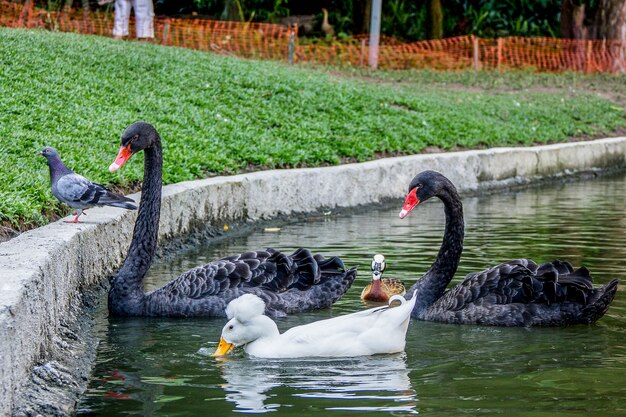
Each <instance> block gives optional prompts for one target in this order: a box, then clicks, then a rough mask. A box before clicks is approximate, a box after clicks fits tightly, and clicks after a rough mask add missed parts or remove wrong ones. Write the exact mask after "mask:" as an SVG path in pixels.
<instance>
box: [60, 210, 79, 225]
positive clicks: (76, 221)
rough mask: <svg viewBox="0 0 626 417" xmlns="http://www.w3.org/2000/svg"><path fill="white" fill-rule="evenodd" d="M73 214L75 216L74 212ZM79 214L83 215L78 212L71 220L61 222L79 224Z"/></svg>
mask: <svg viewBox="0 0 626 417" xmlns="http://www.w3.org/2000/svg"><path fill="white" fill-rule="evenodd" d="M74 214H76V212H74ZM81 214H83V213H80V212H79V213H78V214H76V217H74V218H73V219H72V220H63V221H64V222H65V223H80V222H79V221H78V218H79V217H80V215H81Z"/></svg>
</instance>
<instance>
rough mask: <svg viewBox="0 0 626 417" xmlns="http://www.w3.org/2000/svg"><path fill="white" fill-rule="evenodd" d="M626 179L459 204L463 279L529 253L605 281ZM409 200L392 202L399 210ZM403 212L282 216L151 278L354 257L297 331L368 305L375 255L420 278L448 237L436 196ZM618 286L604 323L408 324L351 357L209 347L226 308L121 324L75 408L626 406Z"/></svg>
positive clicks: (622, 240)
mask: <svg viewBox="0 0 626 417" xmlns="http://www.w3.org/2000/svg"><path fill="white" fill-rule="evenodd" d="M625 203H626V176H624V175H620V176H616V177H612V178H601V179H598V180H594V181H589V182H580V183H569V184H562V185H555V186H547V187H543V188H536V189H529V190H525V191H521V192H502V193H496V194H492V195H489V196H485V197H480V198H466V199H465V200H464V208H465V215H466V219H465V223H466V235H467V236H466V239H465V249H464V252H463V258H462V260H461V264H460V266H459V271H458V273H457V277H456V278H455V282H458V281H459V280H460V279H462V277H463V276H465V275H466V274H467V273H469V272H474V271H477V270H480V269H483V268H485V267H487V266H490V265H493V264H496V263H499V262H502V261H505V260H510V259H515V258H519V257H527V258H530V259H533V260H535V261H536V262H545V261H549V260H552V259H562V260H568V261H570V262H572V263H573V264H574V265H575V266H579V265H585V266H587V267H588V268H589V269H590V270H591V272H592V275H593V277H594V280H595V282H597V283H606V282H608V281H609V280H610V279H612V278H614V277H617V278H622V279H623V277H624V265H625V264H624V259H625V258H626V228H625V227H624V226H626V221H625V220H624V219H625V218H626V216H625V214H626V212H625V207H626V204H625ZM399 204H401V202H400V201H399V202H398V205H399ZM397 211H398V207H391V208H389V209H384V208H383V209H381V208H376V209H372V210H370V211H369V212H367V213H358V214H354V215H352V216H330V217H329V218H327V219H324V220H323V221H309V222H303V223H299V224H284V225H280V231H279V232H273V233H264V232H263V231H262V230H259V231H254V232H252V233H251V234H249V235H246V236H239V237H236V238H232V239H225V240H222V241H220V242H218V243H215V244H211V245H207V246H203V247H198V248H196V249H195V250H192V251H189V252H187V253H184V254H181V255H180V257H178V258H176V259H174V260H170V261H168V262H163V263H158V264H156V265H154V267H153V268H152V270H151V272H150V276H149V277H148V279H147V283H146V286H147V287H148V288H149V289H151V288H155V287H157V286H159V285H162V284H163V283H164V282H166V281H168V280H169V279H170V278H171V277H173V276H175V275H177V274H178V273H180V272H182V271H185V270H187V269H189V268H191V267H193V266H196V265H198V264H202V263H205V262H207V261H210V260H213V259H216V258H219V257H222V256H226V255H229V254H232V253H239V252H242V251H245V250H248V249H260V248H265V247H268V246H271V247H276V248H280V249H283V250H294V249H296V248H297V247H299V246H300V245H301V244H302V243H305V244H306V246H307V247H309V248H313V249H314V250H315V252H320V253H324V254H325V255H341V256H342V258H343V259H344V261H345V263H346V265H349V266H352V265H357V266H358V267H359V268H360V272H359V276H358V278H357V281H356V282H355V283H354V286H353V288H352V289H351V290H350V291H349V292H348V294H347V295H346V296H345V297H344V298H343V299H342V300H340V301H339V302H338V303H337V304H336V305H335V306H333V308H332V309H330V310H325V311H318V312H311V313H305V314H301V315H297V316H291V317H286V318H284V319H280V320H278V326H279V328H280V329H282V330H284V329H287V328H289V327H292V326H295V325H300V324H304V323H308V322H311V321H313V320H319V319H322V318H327V317H330V316H334V315H337V314H345V313H349V312H353V311H355V310H358V309H361V308H364V307H365V306H364V305H363V303H362V302H361V300H360V299H359V294H360V292H361V289H362V288H363V287H364V286H365V285H366V284H367V283H368V282H369V279H370V274H369V273H368V272H369V264H370V261H371V257H372V256H373V255H374V254H375V253H383V254H384V255H385V257H386V258H387V263H388V271H387V275H388V276H389V277H395V278H402V279H404V280H405V283H406V284H408V285H410V284H411V283H412V282H413V281H414V279H415V278H416V277H419V276H420V275H421V274H423V273H424V272H425V271H426V270H427V268H428V267H429V265H430V262H431V261H432V259H433V258H434V257H435V255H436V253H437V250H438V246H439V244H440V242H441V237H442V232H443V223H444V216H443V212H442V205H441V204H440V203H437V202H434V203H426V204H423V206H421V207H419V208H418V209H417V210H416V211H415V212H414V213H413V214H412V215H411V216H409V217H408V218H407V219H405V220H400V219H399V218H398V217H397V214H398V213H397ZM623 293H624V285H623V284H621V285H620V286H619V291H618V294H617V297H616V300H615V301H614V303H613V305H612V306H611V308H610V309H609V311H608V313H607V315H606V316H605V317H604V318H603V319H602V320H600V322H598V323H597V324H596V325H594V326H571V327H567V328H558V329H541V328H537V329H517V328H513V329H507V328H492V327H481V326H452V325H443V324H437V323H424V322H412V323H411V325H410V327H409V332H408V335H407V348H406V353H405V354H402V355H381V356H374V357H364V358H350V359H342V360H306V359H304V360H287V361H272V360H257V359H251V358H246V357H245V356H244V355H243V354H241V353H239V354H237V355H235V356H234V357H230V358H227V359H226V360H215V359H214V358H212V357H209V356H207V354H209V353H211V352H213V351H214V349H215V347H216V346H217V341H218V339H219V334H220V331H221V328H222V326H223V325H224V320H222V319H193V320H168V319H130V320H127V319H126V320H120V319H111V320H109V319H108V318H107V317H106V314H104V312H103V314H102V315H101V316H100V318H99V320H100V321H99V323H98V331H99V333H100V334H101V343H100V346H99V350H98V359H97V364H96V367H95V370H94V374H93V376H92V379H91V381H90V384H89V389H88V390H87V392H86V393H85V395H84V396H83V398H82V399H81V402H80V405H79V409H78V414H79V415H106V416H115V415H132V414H135V415H161V416H196V415H207V413H210V414H213V415H228V414H231V413H233V412H237V413H243V414H257V413H269V412H271V413H277V414H283V415H285V416H292V415H296V414H297V415H303V416H305V415H311V414H315V415H316V416H317V415H345V414H346V413H347V412H348V411H351V412H358V413H359V415H366V416H367V415H372V416H374V415H380V414H381V413H386V414H389V415H410V414H416V413H422V414H427V415H429V416H450V415H459V414H469V415H476V414H508V415H524V416H546V415H550V416H557V415H571V414H580V415H591V414H594V415H605V416H618V415H626V397H624V395H623V393H624V392H626V380H625V379H624V378H623V377H622V376H623V374H624V372H625V371H626V344H624V342H623V339H624V331H625V330H626V325H625V323H626V300H625V299H624V297H623Z"/></svg>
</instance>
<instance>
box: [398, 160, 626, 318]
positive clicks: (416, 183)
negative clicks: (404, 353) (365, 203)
mask: <svg viewBox="0 0 626 417" xmlns="http://www.w3.org/2000/svg"><path fill="white" fill-rule="evenodd" d="M433 197H437V198H439V199H440V200H441V201H442V202H443V207H444V212H445V219H446V220H445V231H444V237H443V241H442V243H441V247H440V248H439V253H438V254H437V257H436V259H435V261H434V262H433V264H432V265H431V267H430V268H429V269H428V271H427V272H426V273H425V274H424V275H423V276H422V277H421V278H420V279H419V280H417V282H416V283H415V284H414V285H413V286H412V287H411V288H410V289H409V293H410V294H415V295H416V296H417V297H418V300H417V302H416V303H415V308H414V310H413V313H412V315H413V317H414V318H415V319H417V320H424V321H435V322H442V323H452V324H478V325H491V326H509V327H511V326H519V327H531V326H567V325H572V324H591V323H594V322H596V321H597V320H598V319H599V318H601V317H602V316H603V315H604V314H605V313H606V311H607V309H608V308H609V305H610V304H611V302H612V301H613V298H614V297H615V293H616V291H617V285H618V280H617V279H613V280H611V281H610V282H608V283H607V284H605V285H603V286H600V287H594V286H593V280H592V277H591V275H590V272H589V270H588V269H587V268H585V267H584V266H583V267H580V268H578V269H574V268H573V267H572V265H571V264H570V263H568V262H566V261H560V260H555V261H551V262H546V263H543V264H537V263H535V262H534V261H532V260H529V259H516V260H512V261H508V262H504V263H501V264H499V265H495V266H492V267H489V268H487V269H484V270H482V271H479V272H473V273H470V274H468V275H467V276H466V277H465V279H463V281H462V282H461V283H460V284H458V285H456V286H454V287H452V288H450V289H447V286H448V284H449V283H450V281H451V280H452V279H453V277H454V274H455V273H456V270H457V267H458V265H459V262H460V259H461V253H462V251H463V239H464V220H463V204H462V201H461V198H460V197H459V194H458V192H457V189H456V187H455V186H454V184H452V182H451V181H450V180H449V179H448V178H447V177H445V176H444V175H443V174H441V173H439V172H437V171H430V170H428V171H423V172H420V173H419V174H417V175H416V176H415V177H414V178H413V179H412V180H411V182H410V183H409V187H408V194H407V196H406V198H405V201H404V204H403V207H402V210H401V211H400V213H399V216H400V218H401V219H403V218H405V217H407V216H408V215H409V214H410V213H411V212H412V211H413V210H414V209H415V208H416V207H418V206H419V205H420V204H422V203H423V202H425V201H427V200H429V199H430V198H433Z"/></svg>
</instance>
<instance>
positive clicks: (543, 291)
mask: <svg viewBox="0 0 626 417" xmlns="http://www.w3.org/2000/svg"><path fill="white" fill-rule="evenodd" d="M592 291H593V285H592V279H591V276H590V275H589V271H588V270H587V268H584V267H582V268H579V269H577V270H574V269H573V268H572V266H571V265H570V264H569V263H567V262H562V261H554V262H548V263H545V264H542V265H540V266H538V265H537V264H536V263H534V262H533V261H531V260H528V259H517V260H514V261H510V262H505V263H502V264H500V265H497V266H494V267H492V268H488V269H485V270H484V271H480V272H475V273H472V274H469V275H468V276H467V277H465V279H464V280H463V282H461V283H460V284H459V285H457V286H456V287H454V288H452V289H451V290H449V291H447V292H446V293H445V294H444V295H443V296H442V297H441V299H440V301H439V302H438V305H439V306H440V307H443V308H445V309H446V310H451V311H458V310H462V309H464V308H465V307H467V306H468V305H469V304H474V305H497V304H512V303H521V304H529V303H540V304H553V303H558V302H564V301H573V302H577V303H580V304H583V305H585V304H586V303H587V301H588V300H587V299H588V297H589V294H590V293H591V292H592Z"/></svg>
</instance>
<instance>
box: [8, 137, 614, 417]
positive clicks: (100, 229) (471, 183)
mask: <svg viewBox="0 0 626 417" xmlns="http://www.w3.org/2000/svg"><path fill="white" fill-rule="evenodd" d="M625 168H626V137H621V138H611V139H601V140H594V141H589V142H574V143H566V144H556V145H545V146H537V147H531V148H494V149H487V150H476V151H467V152H451V153H441V154H424V155H415V156H405V157H398V158H389V159H381V160H375V161H370V162H365V163H360V164H347V165H340V166H334V167H325V168H307V169H293V170H272V171H262V172H255V173H250V174H243V175H236V176H232V177H217V178H210V179H205V180H198V181H188V182H183V183H179V184H172V185H168V186H166V187H164V195H163V203H162V212H161V225H160V235H159V236H160V239H161V241H166V240H170V239H172V238H175V237H178V236H181V235H185V234H188V233H191V232H193V231H194V230H196V229H198V228H199V227H200V226H203V227H206V226H207V225H215V226H219V225H221V224H224V222H231V221H250V220H252V221H254V220H259V219H270V218H273V217H276V216H285V215H286V216H289V215H293V214H296V213H306V212H311V211H315V210H318V209H320V208H336V207H353V206H357V205H365V204H371V203H377V202H381V201H383V200H388V199H390V198H398V199H401V198H402V197H403V196H404V194H405V192H406V187H407V185H408V182H409V181H410V179H411V178H412V177H413V176H414V175H415V174H416V173H417V172H419V171H422V170H425V169H433V170H437V171H440V172H443V173H445V175H446V176H448V177H449V178H450V179H451V180H452V182H453V183H455V184H456V185H457V187H458V188H459V190H460V191H462V192H467V191H470V192H476V191H480V190H483V189H492V188H498V187H500V188H502V187H508V186H511V185H514V184H525V183H531V182H535V181H540V180H545V179H547V178H554V177H562V176H570V175H575V174H579V173H581V172H588V171H594V170H607V169H625ZM131 197H133V198H135V200H138V199H139V195H138V194H133V195H131ZM135 216H136V213H135V212H128V211H124V210H119V209H115V208H108V207H107V208H96V209H92V210H90V211H89V215H88V216H87V217H85V218H84V221H85V222H86V223H84V224H82V225H72V224H65V223H62V222H61V221H58V222H56V223H53V224H50V225H48V226H45V227H42V228H39V229H35V230H32V231H29V232H26V233H24V234H22V235H20V236H18V237H16V238H14V239H13V240H10V241H8V242H4V243H1V244H0V415H8V414H15V413H18V412H17V411H16V409H17V408H18V406H20V403H21V406H23V405H24V404H23V403H24V399H23V397H24V395H23V391H24V390H25V387H26V385H27V384H28V381H31V380H33V370H34V369H35V366H36V365H42V364H44V362H45V363H46V364H47V363H54V362H50V361H54V360H55V359H56V358H57V357H58V356H59V355H63V352H62V349H59V343H60V342H59V340H60V338H62V335H63V333H64V332H67V328H68V325H67V323H68V322H71V321H72V320H75V319H76V316H77V315H79V314H80V305H81V303H82V295H81V291H82V290H83V289H85V288H89V287H91V286H94V285H97V284H98V283H101V282H102V280H103V279H105V278H106V277H107V276H109V275H110V274H111V273H112V272H114V271H115V270H116V269H117V268H118V267H119V265H120V264H121V262H122V260H123V258H124V255H125V254H126V249H127V247H128V244H129V242H130V237H131V234H132V229H133V225H134V221H135ZM79 336H80V335H79ZM61 346H63V343H61ZM53 352H56V353H53ZM42 366H44V368H42V369H48V368H45V366H46V365H42ZM86 366H89V364H87V365H86ZM36 369H39V367H38V368H36ZM51 369H52V368H51ZM84 371H85V370H84V369H83V370H82V374H84ZM83 379H84V376H83ZM84 383H86V381H83V384H84ZM83 389H84V387H83ZM77 391H80V390H77V389H76V388H73V392H77ZM75 395H76V394H75ZM65 409H67V408H65ZM59 413H61V414H63V411H62V410H61V411H59Z"/></svg>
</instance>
